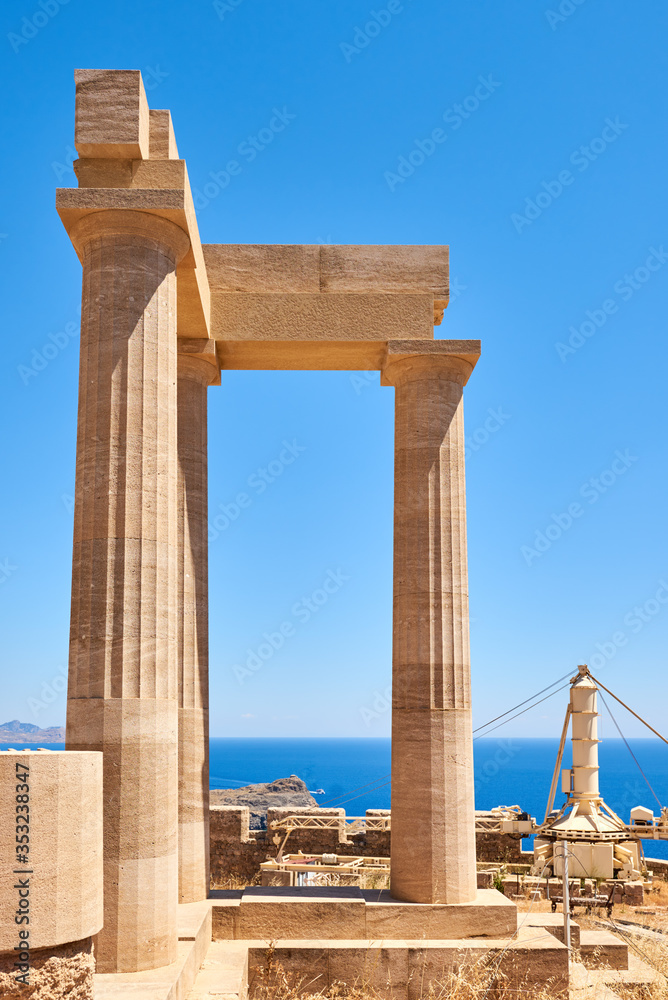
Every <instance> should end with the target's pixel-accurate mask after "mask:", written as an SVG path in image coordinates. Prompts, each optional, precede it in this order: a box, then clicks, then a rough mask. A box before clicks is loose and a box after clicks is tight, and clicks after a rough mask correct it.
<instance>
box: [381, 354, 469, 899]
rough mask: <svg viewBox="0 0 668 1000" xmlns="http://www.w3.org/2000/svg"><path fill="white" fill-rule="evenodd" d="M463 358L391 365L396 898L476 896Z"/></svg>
mask: <svg viewBox="0 0 668 1000" xmlns="http://www.w3.org/2000/svg"><path fill="white" fill-rule="evenodd" d="M471 370H472V364H470V363H469V362H468V361H466V360H464V359H462V358H457V357H456V356H449V357H448V356H445V357H443V356H440V357H439V356H428V355H425V356H415V357H404V358H401V359H398V360H394V361H389V362H388V364H387V365H386V367H385V368H384V369H383V376H384V382H385V383H389V384H391V385H394V386H395V389H396V397H395V471H394V475H395V499H394V625H393V667H392V873H391V892H392V895H393V896H394V897H395V898H396V899H402V900H406V901H409V902H419V903H465V902H470V901H472V900H473V899H474V898H475V896H476V858H475V811H474V798H473V746H472V735H471V688H470V662H469V661H470V656H469V620H468V582H467V566H466V496H465V486H464V422H463V401H462V389H463V386H464V385H465V383H466V381H467V379H468V377H469V375H470V373H471Z"/></svg>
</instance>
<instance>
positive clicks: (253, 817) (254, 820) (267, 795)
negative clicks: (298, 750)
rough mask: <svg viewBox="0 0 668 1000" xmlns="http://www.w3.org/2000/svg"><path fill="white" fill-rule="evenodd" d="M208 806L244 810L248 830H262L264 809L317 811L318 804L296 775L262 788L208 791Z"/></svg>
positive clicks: (264, 824)
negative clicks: (246, 812) (241, 808)
mask: <svg viewBox="0 0 668 1000" xmlns="http://www.w3.org/2000/svg"><path fill="white" fill-rule="evenodd" d="M211 805H212V806H248V809H249V811H250V828H251V830H264V829H265V828H266V826H267V809H276V808H280V807H281V806H285V807H287V808H289V809H299V808H304V807H306V808H308V809H317V808H318V803H317V802H316V800H315V799H314V798H313V796H312V795H311V793H310V792H309V790H308V788H307V787H306V784H305V783H304V782H303V781H302V780H301V778H298V777H297V775H296V774H291V775H290V777H289V778H278V779H277V780H276V781H270V782H268V783H267V784H263V785H244V787H243V788H212V789H211Z"/></svg>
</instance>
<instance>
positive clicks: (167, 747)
mask: <svg viewBox="0 0 668 1000" xmlns="http://www.w3.org/2000/svg"><path fill="white" fill-rule="evenodd" d="M70 236H71V238H72V242H73V243H74V245H75V247H76V248H77V251H78V252H79V255H80V257H81V259H82V262H83V297H82V308H81V362H80V377H79V420H78V435H77V460H76V489H75V512H74V521H75V523H74V553H73V574H72V616H71V632H70V668H69V684H68V706H67V747H68V749H72V750H101V751H103V754H104V757H103V771H104V927H103V929H102V931H101V932H100V934H99V935H98V939H97V945H96V959H97V970H98V972H134V971H138V970H142V969H151V968H156V967H159V966H162V965H167V964H168V963H171V962H173V961H174V960H175V959H176V957H177V933H176V906H177V892H178V865H177V851H178V843H177V820H178V774H177V767H178V752H177V711H178V709H177V693H178V683H177V643H176V621H177V561H176V552H177V516H176V514H177V503H176V500H177V425H176V263H177V261H178V260H179V259H180V258H181V257H182V256H183V254H184V253H185V252H186V250H187V248H188V245H189V242H188V238H187V236H186V235H185V234H184V233H183V231H182V230H181V229H179V228H178V227H177V226H176V225H174V224H173V223H171V222H168V221H166V220H163V219H160V218H158V217H156V216H152V215H149V214H145V213H142V212H124V211H104V212H96V213H94V214H91V215H87V216H86V217H84V218H83V219H82V220H81V221H80V222H79V223H77V224H76V225H75V226H74V227H73V228H72V229H71V231H70ZM74 821H76V818H75V819H74Z"/></svg>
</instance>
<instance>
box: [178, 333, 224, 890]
mask: <svg viewBox="0 0 668 1000" xmlns="http://www.w3.org/2000/svg"><path fill="white" fill-rule="evenodd" d="M217 376H218V367H217V366H215V367H214V365H212V364H211V361H207V360H205V359H203V358H198V357H195V356H192V355H189V354H187V353H182V352H181V353H179V355H178V456H179V461H178V538H179V543H178V551H179V555H178V569H179V605H178V607H179V613H178V621H179V634H178V659H179V668H178V672H179V685H178V686H179V901H180V902H182V903H192V902H196V901H197V900H199V899H206V897H207V895H208V891H209V594H208V524H207V446H206V442H207V434H206V414H207V398H206V397H207V386H209V385H211V383H212V382H213V381H214V380H215V379H216V378H217Z"/></svg>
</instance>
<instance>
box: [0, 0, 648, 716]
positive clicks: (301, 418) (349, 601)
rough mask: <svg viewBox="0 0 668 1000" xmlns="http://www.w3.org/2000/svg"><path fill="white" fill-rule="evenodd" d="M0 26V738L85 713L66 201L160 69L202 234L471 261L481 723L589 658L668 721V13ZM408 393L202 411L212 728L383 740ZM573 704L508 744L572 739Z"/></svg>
mask: <svg viewBox="0 0 668 1000" xmlns="http://www.w3.org/2000/svg"><path fill="white" fill-rule="evenodd" d="M0 19H1V22H2V30H1V31H0V46H3V47H4V54H3V58H2V60H1V68H0V72H1V74H2V95H3V135H4V138H5V155H4V157H3V158H2V161H1V163H0V170H1V171H2V190H3V199H2V204H3V207H2V218H1V219H0V232H1V236H0V255H1V257H2V271H1V273H2V282H3V285H4V290H3V305H4V315H5V319H4V324H3V328H4V334H3V342H4V352H3V365H2V369H1V374H0V378H1V387H0V406H1V407H2V415H1V426H2V468H3V479H4V484H3V486H4V488H3V489H2V491H1V493H0V524H1V525H2V530H1V540H0V563H1V568H0V614H1V616H2V640H3V641H2V647H3V649H2V675H1V676H2V708H1V709H0V715H2V716H3V718H0V722H2V721H4V719H5V718H6V719H12V718H18V719H20V720H22V721H27V722H37V723H39V724H41V725H49V724H62V723H63V722H64V718H65V700H64V693H63V688H64V681H63V673H64V670H65V664H66V662H67V642H68V620H69V587H70V559H71V538H72V501H71V498H72V494H73V489H74V453H75V429H76V393H77V366H78V323H79V296H80V281H81V274H80V265H79V263H78V261H77V259H76V257H75V254H74V251H73V250H72V248H71V245H70V242H69V239H68V237H67V235H66V233H65V231H64V229H63V228H62V226H61V223H60V221H59V219H58V217H57V215H56V212H55V209H54V191H55V188H56V187H57V186H65V187H71V186H75V183H76V181H75V177H74V174H73V172H72V170H71V169H70V162H71V159H72V157H73V155H74V151H73V149H72V142H73V127H74V81H73V71H74V69H75V67H93V68H127V69H141V70H142V72H143V74H144V79H145V81H146V87H147V95H148V99H149V103H150V105H151V106H152V107H154V108H170V109H171V111H172V115H173V119H174V124H175V128H176V135H177V141H178V145H179V150H180V153H181V155H182V156H183V157H185V159H186V161H187V164H188V170H189V173H190V178H191V183H192V185H193V188H194V189H195V191H196V192H198V194H197V202H196V203H197V205H198V209H199V210H198V216H199V225H200V231H201V235H202V240H203V241H204V242H228V241H229V242H233V243H244V242H248V243H272V242H275V243H291V242H292V243H437V244H438V243H448V244H450V246H451V274H452V287H453V295H452V301H451V304H450V306H449V308H448V309H447V311H446V314H445V319H444V321H443V324H442V326H441V327H439V328H437V336H438V337H452V338H480V339H481V340H482V344H483V353H482V359H481V361H480V362H479V364H478V367H477V369H476V371H475V372H474V374H473V376H472V378H471V381H470V382H469V385H468V388H467V390H466V425H467V439H468V442H469V446H468V457H469V461H468V469H467V479H468V511H469V557H470V560H469V561H470V566H469V569H470V594H471V615H472V627H471V632H472V671H473V686H474V706H475V719H476V724H480V723H483V722H486V721H487V720H488V719H489V718H491V717H492V716H494V715H497V714H498V713H499V712H500V711H503V710H504V709H506V708H508V707H510V706H511V705H513V704H515V703H516V702H519V701H521V700H522V699H523V698H525V697H527V696H528V695H530V694H532V693H533V692H534V691H537V690H538V689H539V688H541V687H543V686H544V685H546V684H549V683H550V682H551V681H553V680H555V679H556V678H558V677H560V676H561V675H562V674H565V673H566V672H567V671H568V670H570V669H573V671H575V666H576V664H577V663H579V662H590V663H592V664H593V665H595V666H597V667H598V672H599V673H600V674H601V678H602V679H603V680H604V682H605V683H606V684H608V685H609V686H610V687H612V688H613V690H616V691H617V692H618V693H619V694H620V695H621V696H622V697H625V698H626V699H627V700H629V701H630V702H631V703H632V704H633V705H634V706H636V707H637V708H639V709H640V710H641V711H642V712H644V713H645V714H646V715H647V716H648V718H649V720H650V721H652V722H653V723H654V724H655V725H657V726H658V728H662V727H663V728H665V726H664V724H663V723H664V715H665V712H664V706H665V697H666V693H667V688H668V679H667V671H666V665H667V655H666V644H667V639H668V603H667V602H668V551H667V544H666V526H665V525H666V488H667V486H668V473H667V469H668V461H667V457H668V456H667V455H666V438H667V435H666V389H665V383H666V370H667V368H666V362H667V354H668V349H667V346H666V290H667V288H668V227H667V216H666V202H667V197H666V190H667V186H666V179H665V173H666V145H665V128H666V103H667V95H668V85H667V83H668V81H667V80H666V69H665V43H666V28H667V27H668V11H667V10H666V8H665V6H664V5H663V4H662V3H660V2H659V0H638V2H637V3H635V4H633V5H629V4H628V3H625V2H622V0H608V2H607V3H606V4H601V3H596V2H594V0H579V2H575V0H559V2H550V0H533V2H527V0H521V2H520V0H487V2H481V0H463V2H460V3H457V4H454V3H453V4H444V3H442V2H439V0H403V2H398V0H392V2H390V3H388V2H386V0H379V2H378V3H377V4H375V5H371V4H370V3H367V0H337V2H336V3H334V2H330V3H327V2H322V0H321V2H319V3H313V2H312V0H308V2H307V0H290V2H289V3H287V2H283V3H277V2H276V0H228V2H225V0H218V2H216V3H211V2H207V0H190V2H186V0H132V2H130V0H114V2H109V3H104V4H103V3H94V2H90V0H88V2H86V0H68V2H66V3H64V2H63V0H7V2H6V3H4V4H3V5H2V12H1V13H0ZM277 114H279V115H280V116H281V120H282V124H283V126H284V127H283V128H282V129H281V130H280V131H277V132H276V133H275V134H273V138H272V139H271V141H267V132H266V129H267V127H268V126H269V124H270V122H271V121H272V119H273V120H274V122H276V115H277ZM262 130H265V131H264V132H263V131H262ZM435 130H437V131H436V132H435ZM259 134H261V135H262V136H263V137H264V142H263V141H261V140H260V139H258V140H257V142H256V143H255V149H253V145H254V143H253V137H257V136H258V135H259ZM258 146H259V147H261V148H258ZM253 152H254V153H255V155H253ZM232 159H234V160H237V161H238V162H239V163H240V164H241V167H242V169H241V171H240V172H239V173H237V174H236V175H235V176H233V177H227V178H226V176H225V173H224V171H225V167H226V164H227V163H228V162H229V161H230V160H232ZM393 396H394V390H392V389H390V388H381V387H380V385H379V378H378V375H377V373H376V374H374V373H371V374H368V375H366V374H364V373H358V374H353V373H347V372H339V373H328V372H323V373H294V372H293V373H285V374H283V373H261V372H260V373H244V372H234V373H230V374H225V375H224V376H223V384H222V387H221V388H215V389H212V390H210V396H209V399H210V516H211V522H212V525H211V548H210V565H211V588H210V595H211V600H210V603H211V731H212V733H213V734H214V735H218V736H222V735H228V734H229V735H244V734H248V735H284V734H285V735H288V734H292V735H370V736H373V735H385V734H387V733H388V732H389V721H390V714H389V711H388V710H387V707H388V704H389V702H388V700H387V693H388V685H389V682H390V666H391V579H392V576H391V568H392V461H393V440H392V425H393ZM285 442H287V443H288V445H289V448H288V449H287V450H286V444H285ZM270 463H272V464H270ZM262 469H270V470H273V475H272V473H271V472H268V473H267V476H268V478H271V479H272V481H271V482H269V481H267V479H265V481H264V485H265V488H264V489H262V488H261V485H260V484H261V482H262V479H261V478H258V476H260V477H261V476H262V473H259V474H258V470H262ZM253 477H255V478H253ZM239 492H245V493H246V494H248V495H249V497H250V499H251V503H250V504H249V505H248V506H247V507H246V508H245V509H243V510H241V511H240V512H239V514H238V516H237V517H236V518H234V519H233V517H232V516H229V515H234V513H235V511H234V508H230V507H229V505H230V504H231V503H232V502H233V501H234V498H235V496H236V495H237V494H238V493H239ZM226 508H227V512H228V516H227V517H226V514H225V509H226ZM216 519H217V520H216ZM330 574H331V575H330ZM328 575H329V579H330V580H332V579H333V578H334V579H336V580H337V581H338V585H334V584H331V585H330V589H332V590H335V592H334V593H333V594H332V595H331V596H330V597H329V598H328V600H327V602H326V603H325V604H323V605H322V606H320V607H318V608H317V611H315V612H314V613H310V612H308V620H307V610H308V609H306V610H304V607H305V606H304V604H303V603H302V602H303V599H307V600H311V595H312V594H314V592H316V591H317V590H318V589H319V588H320V587H321V585H322V583H323V581H324V580H325V579H326V578H328ZM335 587H336V589H335ZM657 594H658V597H657V596H656V595H657ZM315 607H317V605H315ZM286 621H289V622H291V623H292V624H293V625H294V629H295V631H294V635H292V636H291V637H290V638H289V639H288V640H286V641H285V643H284V644H283V645H282V646H281V648H280V649H277V650H275V651H273V652H272V655H271V656H268V657H267V658H266V659H265V660H264V661H263V666H262V668H261V669H259V670H257V671H255V672H253V673H252V676H250V677H247V676H246V677H242V678H239V677H238V676H237V674H239V671H235V669H234V668H235V666H236V667H239V666H242V667H243V665H244V664H245V662H246V660H247V659H248V658H249V656H252V655H256V656H257V655H259V654H258V648H259V647H260V646H261V644H263V643H264V642H265V641H266V640H265V638H264V636H265V634H269V635H271V634H272V633H274V632H275V631H276V630H277V629H278V628H279V627H280V625H281V623H283V622H286ZM275 643H276V644H277V641H276V640H275ZM263 652H264V653H266V652H267V650H266V649H263ZM240 681H243V682H240ZM564 708H565V703H564V695H558V696H557V697H556V698H554V699H552V700H551V701H548V702H546V703H545V705H543V706H540V707H539V708H538V709H536V710H535V711H533V712H531V713H529V714H528V715H525V716H523V717H522V719H521V720H517V721H516V722H514V723H511V724H509V726H508V727H507V728H506V729H504V730H500V731H499V732H498V733H497V735H502V734H504V733H508V734H512V735H531V736H535V735H546V736H547V735H556V734H557V733H558V731H559V729H560V725H561V719H562V717H563V711H564ZM627 729H628V732H629V733H630V734H637V735H640V730H639V729H637V728H636V727H635V726H633V725H630V724H629V725H628V726H627ZM610 735H612V732H611V733H610Z"/></svg>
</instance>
